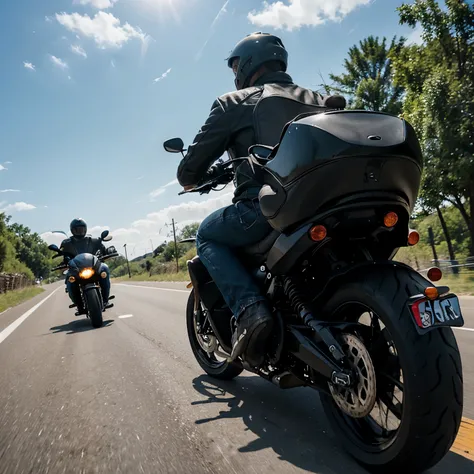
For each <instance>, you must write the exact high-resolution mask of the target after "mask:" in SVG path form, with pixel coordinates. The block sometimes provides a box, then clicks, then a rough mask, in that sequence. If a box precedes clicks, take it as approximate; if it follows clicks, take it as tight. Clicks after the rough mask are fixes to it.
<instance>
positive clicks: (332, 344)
mask: <svg viewBox="0 0 474 474" xmlns="http://www.w3.org/2000/svg"><path fill="white" fill-rule="evenodd" d="M283 291H284V293H285V295H286V297H287V298H288V300H289V302H290V305H291V307H292V308H293V310H294V311H295V312H296V314H297V315H298V317H299V318H300V319H301V320H302V321H303V323H304V324H305V325H306V326H308V327H309V328H311V329H312V330H313V331H314V332H315V333H316V335H317V336H318V338H319V339H320V340H322V341H323V342H324V343H325V344H326V345H327V346H328V349H329V352H330V353H331V354H332V356H333V357H334V359H336V360H337V361H341V360H343V359H345V355H344V352H343V351H342V348H341V346H340V345H339V343H338V342H337V340H336V338H335V337H334V336H333V334H332V332H331V331H330V330H329V329H328V328H327V327H326V326H325V325H324V324H321V323H322V322H321V321H319V320H318V319H317V318H316V317H315V316H314V315H313V313H312V312H311V310H310V309H309V308H308V307H307V306H306V303H305V302H304V298H303V296H302V295H301V293H300V291H299V290H298V288H297V286H296V284H295V283H294V282H293V281H292V280H291V278H290V277H286V278H285V281H284V283H283Z"/></svg>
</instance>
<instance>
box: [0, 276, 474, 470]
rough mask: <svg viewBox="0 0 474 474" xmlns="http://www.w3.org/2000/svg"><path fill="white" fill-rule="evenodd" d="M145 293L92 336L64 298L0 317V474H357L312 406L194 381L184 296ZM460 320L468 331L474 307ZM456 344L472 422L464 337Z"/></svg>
mask: <svg viewBox="0 0 474 474" xmlns="http://www.w3.org/2000/svg"><path fill="white" fill-rule="evenodd" d="M143 285H146V287H144V286H143ZM143 285H142V284H138V283H137V284H134V285H133V286H132V285H130V286H125V285H115V286H114V288H113V292H114V293H115V295H116V300H115V308H113V309H112V310H109V311H108V312H106V313H105V320H106V324H105V327H103V328H101V329H99V330H96V329H91V327H90V325H89V322H88V321H87V320H85V319H82V318H76V317H74V315H73V312H72V310H69V309H68V308H67V306H68V299H67V296H66V294H65V293H64V290H63V288H62V285H61V286H59V287H58V286H56V287H50V288H48V289H47V292H46V293H43V294H42V295H40V296H38V297H36V298H35V299H33V300H31V301H30V302H28V303H25V304H23V305H21V306H19V307H17V308H14V309H12V310H10V311H7V312H6V313H4V314H2V315H0V410H1V411H0V473H1V474H17V473H19V474H20V473H25V474H26V473H34V474H40V473H51V474H56V473H67V474H69V473H71V474H73V473H84V474H89V473H178V474H186V473H193V474H200V473H251V474H252V473H269V472H274V473H285V474H286V473H301V472H309V473H319V474H332V473H343V472H351V474H362V473H365V471H364V470H363V469H362V468H360V467H359V466H357V465H356V464H355V463H354V462H353V461H352V460H351V459H350V458H348V457H347V456H346V455H345V454H344V453H343V451H341V449H340V448H339V446H338V444H337V441H336V440H335V438H334V436H333V434H332V433H331V430H330V429H329V426H328V423H327V421H326V419H325V417H324V414H323V413H322V410H321V407H320V404H319V400H318V396H317V394H316V393H315V392H313V391H311V390H310V389H295V390H289V391H283V390H279V389H278V388H276V387H274V386H273V385H272V384H270V383H269V382H266V381H265V380H262V379H260V378H258V377H255V376H252V375H249V374H248V373H247V374H245V373H244V374H243V375H242V376H240V377H238V378H237V379H236V380H234V381H233V382H216V381H213V380H211V379H210V378H208V377H206V376H204V375H203V374H202V371H201V369H200V367H199V366H198V364H197V362H195V360H194V358H193V356H192V354H191V350H190V348H189V345H188V341H187V336H186V329H185V320H184V315H183V314H184V308H185V303H186V300H187V296H188V295H187V290H185V288H184V285H177V284H161V285H153V284H151V283H147V284H143ZM159 288H161V289H159ZM54 290H56V291H55V292H54V293H53V291H54ZM45 296H49V298H48V299H47V300H46V301H44V302H43V303H42V304H41V305H40V306H39V307H37V308H36V309H35V310H34V311H31V309H34V308H35V306H36V305H37V304H38V303H39V302H41V301H42V300H44V298H45ZM463 308H464V315H465V319H466V326H467V327H469V328H474V299H465V300H463ZM25 313H26V314H25ZM123 316H125V317H123ZM20 317H22V319H20V320H19V319H18V318H20ZM25 317H26V319H25ZM22 320H23V322H22V323H21V324H20V325H18V327H15V326H13V327H12V326H11V324H12V323H14V322H15V321H22ZM17 324H18V323H17ZM8 327H9V328H10V329H8V330H7V332H5V328H8ZM12 328H13V329H14V330H13V331H12ZM456 336H457V339H458V342H459V345H460V348H461V351H462V357H463V364H464V377H465V412H464V416H465V417H468V418H471V419H473V418H474V331H459V330H458V331H456ZM469 436H470V435H468V436H467V437H468V438H469ZM473 459H474V458H473ZM448 472H449V473H450V474H461V473H462V474H468V473H474V460H469V459H467V458H466V457H463V456H460V455H458V454H455V453H450V454H449V455H448V456H447V457H446V458H445V459H444V460H443V461H442V463H440V464H439V465H438V466H437V467H436V468H434V469H432V470H431V471H430V473H431V474H442V473H448Z"/></svg>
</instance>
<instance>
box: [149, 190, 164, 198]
mask: <svg viewBox="0 0 474 474" xmlns="http://www.w3.org/2000/svg"><path fill="white" fill-rule="evenodd" d="M165 191H166V189H165V188H158V189H155V190H154V191H152V192H151V193H150V199H155V198H157V197H158V196H161V195H162V194H164V192H165Z"/></svg>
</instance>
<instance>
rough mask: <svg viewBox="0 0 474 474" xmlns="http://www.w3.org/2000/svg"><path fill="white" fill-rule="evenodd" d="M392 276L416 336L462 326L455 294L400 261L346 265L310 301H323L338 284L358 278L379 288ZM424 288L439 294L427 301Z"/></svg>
mask: <svg viewBox="0 0 474 474" xmlns="http://www.w3.org/2000/svg"><path fill="white" fill-rule="evenodd" d="M393 276H395V278H396V280H397V282H398V288H397V291H400V292H403V293H404V294H405V295H406V305H407V308H408V309H409V312H410V314H411V319H412V321H413V323H414V325H415V327H416V330H417V332H418V333H419V334H420V335H423V334H426V333H428V332H430V331H432V330H435V329H439V328H441V327H462V326H463V325H464V320H463V317H462V314H461V309H460V305H459V300H458V298H457V296H456V295H455V294H453V293H450V290H449V288H448V287H447V286H435V285H434V284H433V283H431V282H430V281H429V280H427V279H426V278H424V277H423V276H422V275H420V274H419V273H418V272H417V271H416V270H414V269H413V268H411V267H409V266H408V265H405V264H403V263H400V262H393V261H386V262H370V263H369V262H366V263H363V264H359V265H355V266H352V267H350V268H347V269H346V270H345V271H344V272H342V273H339V274H337V275H334V276H333V277H332V278H331V279H330V280H329V281H328V283H327V285H326V287H325V288H324V289H323V291H322V292H321V293H320V294H319V295H318V296H317V297H316V298H315V300H313V301H314V302H315V303H317V304H321V303H324V301H325V300H326V299H327V298H329V297H330V296H331V295H332V294H334V292H335V291H337V288H338V287H339V288H340V287H341V286H342V285H346V284H350V283H357V282H360V281H361V280H364V281H365V282H366V283H368V284H369V285H371V286H372V285H373V287H374V288H379V287H380V285H381V282H382V281H383V280H384V279H385V278H386V277H393ZM409 281H411V282H412V283H413V285H412V284H410V285H408V284H407V282H409ZM410 287H411V288H413V287H416V288H417V291H416V292H413V290H409V288H410ZM427 288H436V289H437V290H438V294H439V296H438V298H436V299H435V300H432V301H430V300H429V299H428V298H427V297H426V296H425V290H426V289H427ZM410 291H411V292H410ZM446 300H448V301H446ZM442 301H445V303H443V306H444V305H445V304H446V305H449V309H448V311H447V312H444V311H442V310H441V307H440V304H441V303H440V302H442ZM443 313H444V314H443Z"/></svg>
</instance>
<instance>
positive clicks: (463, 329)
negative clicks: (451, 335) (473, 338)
mask: <svg viewBox="0 0 474 474" xmlns="http://www.w3.org/2000/svg"><path fill="white" fill-rule="evenodd" d="M453 329H458V330H459V331H471V332H474V329H473V328H453Z"/></svg>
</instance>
